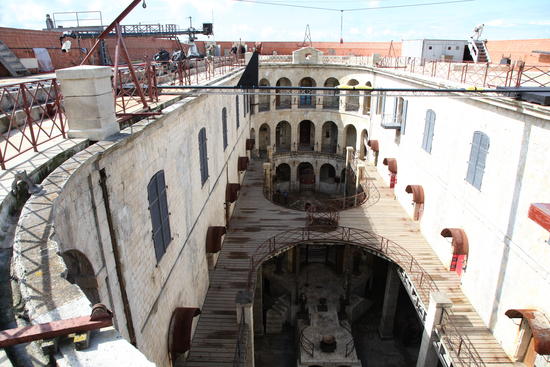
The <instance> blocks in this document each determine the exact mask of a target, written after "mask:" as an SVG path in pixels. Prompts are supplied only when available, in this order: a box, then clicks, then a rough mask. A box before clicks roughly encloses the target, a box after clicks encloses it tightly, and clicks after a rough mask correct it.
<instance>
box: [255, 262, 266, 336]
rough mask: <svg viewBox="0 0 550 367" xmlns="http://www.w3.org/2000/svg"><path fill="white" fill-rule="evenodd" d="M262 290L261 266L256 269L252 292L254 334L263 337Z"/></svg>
mask: <svg viewBox="0 0 550 367" xmlns="http://www.w3.org/2000/svg"><path fill="white" fill-rule="evenodd" d="M263 289H264V277H263V272H262V266H261V265H260V267H259V268H258V273H257V276H256V290H255V292H254V307H253V309H254V333H255V334H256V335H264V312H263V293H264V292H263Z"/></svg>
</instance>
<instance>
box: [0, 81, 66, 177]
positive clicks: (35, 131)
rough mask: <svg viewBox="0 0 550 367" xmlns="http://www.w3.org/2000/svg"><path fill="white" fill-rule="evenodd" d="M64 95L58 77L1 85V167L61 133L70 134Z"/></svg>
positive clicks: (3, 167)
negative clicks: (67, 127) (67, 131)
mask: <svg viewBox="0 0 550 367" xmlns="http://www.w3.org/2000/svg"><path fill="white" fill-rule="evenodd" d="M62 99H63V96H62V95H61V91H60V88H59V85H58V82H57V80H56V79H55V78H52V79H44V80H38V81H32V82H24V83H18V84H11V85H3V86H1V87H0V124H1V125H2V136H1V137H0V167H1V168H2V169H6V163H7V162H8V161H10V160H12V159H14V158H16V157H18V156H19V155H21V154H23V153H25V152H27V151H29V150H34V151H35V152H37V151H38V149H37V148H38V146H39V145H41V144H44V143H46V142H48V141H51V140H52V139H55V138H57V137H59V136H63V137H64V138H65V137H66V132H65V129H66V126H65V111H64V109H63V104H62Z"/></svg>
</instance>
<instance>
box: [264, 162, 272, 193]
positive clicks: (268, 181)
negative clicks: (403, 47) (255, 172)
mask: <svg viewBox="0 0 550 367" xmlns="http://www.w3.org/2000/svg"><path fill="white" fill-rule="evenodd" d="M263 168H264V190H266V192H267V198H268V199H269V200H272V197H271V196H272V194H273V179H272V178H271V163H264V164H263Z"/></svg>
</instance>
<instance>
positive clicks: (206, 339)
mask: <svg viewBox="0 0 550 367" xmlns="http://www.w3.org/2000/svg"><path fill="white" fill-rule="evenodd" d="M367 171H368V173H369V175H370V176H371V177H374V178H375V181H374V184H375V185H376V186H377V187H378V190H379V191H380V200H379V202H378V203H376V204H375V205H372V206H370V207H369V208H363V207H359V208H354V209H349V210H347V211H343V212H341V213H340V225H341V226H347V227H355V228H360V229H363V230H366V231H372V232H374V233H377V234H379V235H381V236H384V237H386V238H388V239H390V240H392V241H394V242H396V243H398V244H399V245H401V246H402V247H405V248H406V249H407V250H408V251H409V252H410V253H411V254H413V255H414V256H415V258H416V259H417V261H418V262H419V263H420V264H421V265H422V266H423V267H424V269H425V270H426V271H428V272H429V273H430V275H431V276H432V278H433V279H434V281H435V282H436V284H437V286H438V288H439V289H440V291H442V292H445V293H447V295H448V296H449V298H450V299H451V300H452V302H453V304H454V306H453V311H454V314H455V318H456V319H457V320H460V326H463V327H467V328H468V329H469V330H471V331H470V332H467V333H466V334H467V335H468V337H469V338H470V340H471V341H472V342H473V344H474V345H475V347H476V349H477V351H478V353H479V354H480V355H481V357H482V359H483V361H484V362H485V364H486V365H487V366H513V363H512V362H511V361H510V360H509V359H508V357H507V356H506V354H505V353H504V352H503V350H502V348H501V347H500V345H499V344H498V342H497V341H496V340H495V338H494V337H493V335H492V334H491V333H490V331H489V330H488V329H487V328H486V327H485V326H484V324H483V322H482V320H481V318H480V317H479V315H478V314H477V313H476V312H475V310H474V308H473V306H472V305H471V304H470V302H469V301H468V299H467V298H466V297H465V296H464V294H463V293H462V290H461V288H460V280H459V278H458V277H457V275H456V273H454V272H450V271H448V270H446V269H445V268H444V267H443V265H442V264H441V262H440V261H439V258H438V257H437V255H436V254H435V253H434V252H433V250H432V249H431V247H430V245H429V244H428V243H427V241H426V240H425V239H424V237H423V236H422V234H421V233H420V229H419V226H418V224H417V223H415V222H413V221H412V220H411V219H410V218H409V216H408V215H407V214H406V213H405V211H404V210H403V208H401V206H400V204H399V203H398V201H397V200H395V199H394V194H393V190H392V189H389V188H387V186H386V185H385V184H384V183H383V181H382V179H381V178H380V176H379V175H378V173H377V172H376V170H375V168H374V167H370V166H369V167H367ZM262 175H263V170H262V165H261V163H260V162H258V161H251V162H250V165H249V168H248V171H247V173H246V177H245V180H244V183H243V185H242V189H241V192H240V196H239V199H238V201H237V207H236V209H235V211H234V214H233V217H232V218H231V222H230V228H229V229H228V232H227V234H226V236H225V240H224V243H223V248H222V251H221V252H220V256H219V259H218V264H217V266H216V269H215V270H213V271H211V272H210V288H209V290H208V293H207V295H206V300H205V302H204V305H203V307H202V315H201V316H200V319H199V322H198V325H197V328H196V332H195V335H194V337H193V341H192V344H191V351H190V354H189V358H188V360H187V362H186V364H185V365H186V366H188V367H203V366H209V367H214V366H220V367H224V366H232V364H233V356H234V353H235V343H236V335H237V318H236V306H235V295H236V293H237V292H238V291H239V290H244V289H245V288H246V280H247V274H248V266H249V254H252V253H253V252H254V250H255V248H256V246H258V245H259V244H261V243H262V242H264V241H265V240H267V239H269V238H270V237H273V236H274V235H275V234H277V233H278V232H282V231H285V230H288V229H291V228H296V227H304V226H305V218H306V216H305V213H304V212H298V211H294V210H290V209H285V208H282V207H280V206H277V205H275V204H273V203H271V202H269V201H268V200H266V199H265V198H264V196H263V193H262V183H263V177H262Z"/></svg>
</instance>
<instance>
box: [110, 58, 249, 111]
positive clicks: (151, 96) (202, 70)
mask: <svg viewBox="0 0 550 367" xmlns="http://www.w3.org/2000/svg"><path fill="white" fill-rule="evenodd" d="M133 66H134V73H135V76H136V79H137V80H138V84H139V85H140V86H141V90H143V95H141V94H140V93H139V91H140V90H139V89H138V88H136V83H135V82H134V81H133V78H132V75H131V70H130V69H129V68H128V67H121V68H119V69H118V74H117V77H116V78H113V82H114V83H116V84H114V85H113V89H114V90H115V108H116V112H117V116H118V117H127V116H129V115H140V114H142V115H143V114H147V113H146V112H145V111H147V110H148V109H149V107H148V102H149V103H150V102H158V100H159V93H158V89H157V88H156V87H157V85H163V86H170V85H174V86H185V85H193V84H199V83H201V82H205V81H209V80H211V79H213V78H215V77H218V76H222V75H224V74H226V73H228V72H230V71H232V70H236V69H238V68H241V67H242V66H244V59H243V58H242V57H239V56H238V55H232V56H216V57H209V58H204V59H198V58H196V59H185V60H183V61H170V62H164V63H163V62H147V63H143V64H136V65H133ZM179 92H181V91H179ZM163 94H170V90H169V89H168V90H167V89H164V90H163Z"/></svg>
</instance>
